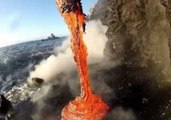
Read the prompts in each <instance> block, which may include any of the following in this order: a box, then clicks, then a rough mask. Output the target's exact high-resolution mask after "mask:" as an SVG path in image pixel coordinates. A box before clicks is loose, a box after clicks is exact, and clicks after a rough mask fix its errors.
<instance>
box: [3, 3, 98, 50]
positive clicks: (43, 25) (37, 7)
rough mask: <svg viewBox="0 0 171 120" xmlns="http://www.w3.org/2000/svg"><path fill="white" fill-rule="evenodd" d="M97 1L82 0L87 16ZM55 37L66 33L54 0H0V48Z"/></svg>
mask: <svg viewBox="0 0 171 120" xmlns="http://www.w3.org/2000/svg"><path fill="white" fill-rule="evenodd" d="M96 2H97V0H82V3H83V10H84V12H85V13H86V14H88V12H89V10H90V8H91V7H92V6H93V5H94V4H95V3H96ZM51 33H54V34H55V35H56V36H64V35H68V34H69V31H68V29H67V26H66V24H65V23H64V21H63V18H62V17H61V16H60V14H59V12H58V10H57V8H56V4H55V0H0V47H3V46H7V45H11V44H15V43H20V42H25V41H30V40H39V39H42V38H47V37H48V36H50V34H51Z"/></svg>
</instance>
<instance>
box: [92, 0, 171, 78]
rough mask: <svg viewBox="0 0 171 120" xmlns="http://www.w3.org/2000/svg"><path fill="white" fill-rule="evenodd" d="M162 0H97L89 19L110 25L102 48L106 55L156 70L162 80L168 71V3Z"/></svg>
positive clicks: (169, 70) (130, 64)
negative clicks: (104, 48)
mask: <svg viewBox="0 0 171 120" xmlns="http://www.w3.org/2000/svg"><path fill="white" fill-rule="evenodd" d="M161 2H162V3H163V5H162V4H161ZM161 2H160V1H159V0H153V1H150V0H100V1H98V3H97V5H96V6H95V7H94V8H93V10H92V11H93V12H92V14H91V16H90V19H101V20H102V22H103V24H105V25H107V26H108V27H109V28H108V31H107V33H106V35H107V37H108V39H109V40H108V42H107V44H106V50H105V54H106V56H107V57H108V58H109V59H112V60H118V59H119V60H120V61H121V63H122V64H127V65H128V64H129V66H134V67H140V68H144V69H146V68H147V69H149V70H150V71H152V72H153V73H154V74H155V75H156V74H157V73H159V74H158V75H159V76H160V80H164V79H167V78H168V77H169V76H170V72H171V68H170V51H169V44H168V43H169V41H168V40H169V37H170V36H169V33H170V25H169V21H168V19H167V18H168V17H169V15H168V14H167V15H168V17H167V16H166V7H165V6H167V4H168V3H167V2H166V1H161ZM164 5H165V6H164ZM167 11H169V10H168V9H167ZM167 13H168V12H167ZM163 77H164V78H163ZM157 78H158V77H157Z"/></svg>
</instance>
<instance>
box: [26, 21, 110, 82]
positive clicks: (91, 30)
mask: <svg viewBox="0 0 171 120" xmlns="http://www.w3.org/2000/svg"><path fill="white" fill-rule="evenodd" d="M106 31H107V27H106V26H104V25H102V23H101V22H100V21H91V22H88V24H87V29H86V34H85V35H84V41H85V43H86V45H87V47H88V53H89V55H88V63H89V64H94V63H98V62H100V61H101V60H102V59H103V58H104V55H103V51H104V48H105V43H106V41H107V37H106V36H105V33H106ZM55 52H56V53H57V55H56V56H55V55H51V56H50V57H49V58H47V59H46V60H43V61H42V62H41V63H40V64H39V65H37V66H36V67H35V70H34V71H32V72H30V77H29V78H28V82H29V83H32V81H31V78H33V77H39V78H42V79H44V80H45V82H49V81H52V80H53V79H54V78H56V76H58V75H59V74H60V73H69V72H72V71H73V70H74V69H76V65H75V63H74V60H73V55H72V52H71V48H70V40H66V41H65V42H64V43H63V45H62V46H61V47H58V48H56V50H55Z"/></svg>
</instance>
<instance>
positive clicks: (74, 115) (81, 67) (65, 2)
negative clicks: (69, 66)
mask: <svg viewBox="0 0 171 120" xmlns="http://www.w3.org/2000/svg"><path fill="white" fill-rule="evenodd" d="M56 3H57V7H58V9H59V11H60V13H61V15H62V16H63V17H64V19H65V22H66V23H67V25H68V28H69V30H70V32H71V48H72V52H73V54H74V60H75V62H76V64H77V68H78V72H79V76H80V83H81V95H80V96H79V97H76V99H75V100H74V101H71V102H70V103H69V105H67V106H66V107H65V108H64V109H63V110H62V120H101V119H103V117H104V116H105V114H106V113H107V112H108V110H109V107H108V105H107V104H105V103H104V102H103V101H102V100H101V99H100V98H99V97H98V96H96V95H94V94H93V93H92V90H91V87H90V80H89V73H88V66H87V47H86V45H85V44H84V41H83V32H84V31H85V25H86V24H85V19H86V18H85V14H84V13H83V10H82V6H81V2H80V0H56Z"/></svg>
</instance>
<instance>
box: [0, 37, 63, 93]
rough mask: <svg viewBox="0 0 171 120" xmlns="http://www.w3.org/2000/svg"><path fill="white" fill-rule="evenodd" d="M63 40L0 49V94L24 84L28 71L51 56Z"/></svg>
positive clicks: (39, 41)
mask: <svg viewBox="0 0 171 120" xmlns="http://www.w3.org/2000/svg"><path fill="white" fill-rule="evenodd" d="M65 39H66V37H62V38H60V39H55V40H47V41H42V40H37V41H30V42H25V43H20V44H16V45H11V46H8V47H3V48H0V92H1V93H3V92H6V91H9V90H11V89H12V88H13V87H14V86H17V85H19V84H21V83H22V82H25V80H26V78H27V76H28V75H29V71H30V70H33V69H34V66H35V65H36V64H38V63H39V62H40V61H41V60H43V59H46V58H47V57H48V56H50V55H52V54H53V53H54V49H55V48H56V47H58V46H60V45H61V44H62V42H63V41H64V40H65Z"/></svg>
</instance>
